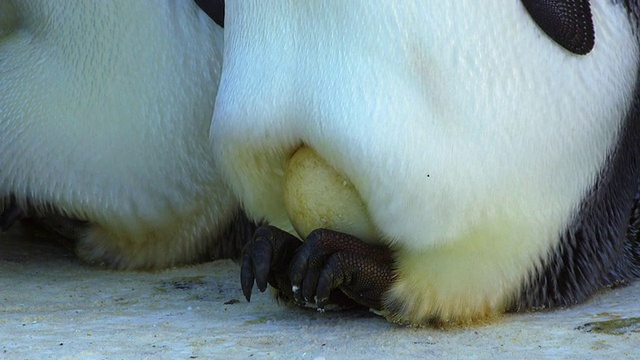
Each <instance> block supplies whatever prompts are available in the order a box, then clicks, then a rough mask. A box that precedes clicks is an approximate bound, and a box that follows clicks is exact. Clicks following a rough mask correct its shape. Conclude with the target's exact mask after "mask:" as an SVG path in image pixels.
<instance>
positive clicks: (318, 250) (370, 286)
mask: <svg viewBox="0 0 640 360" xmlns="http://www.w3.org/2000/svg"><path fill="white" fill-rule="evenodd" d="M289 272H290V277H291V283H292V287H293V289H296V290H295V291H294V297H295V300H296V302H298V303H304V302H309V301H310V300H311V299H315V302H316V306H317V308H318V310H319V311H323V310H324V307H325V305H327V304H329V303H332V302H333V301H332V299H331V298H330V295H331V292H332V290H334V289H339V290H340V291H341V292H342V293H344V295H346V296H347V297H349V298H350V299H351V300H353V301H355V302H356V303H357V304H359V305H363V306H367V307H369V308H373V309H375V310H381V309H382V298H383V296H384V294H385V293H386V292H387V290H388V289H389V288H390V287H391V284H392V282H393V280H394V277H395V274H394V272H393V255H392V252H391V250H390V249H389V248H388V247H386V246H380V245H371V244H368V243H365V242H363V241H362V240H360V239H358V238H356V237H354V236H351V235H347V234H344V233H340V232H336V231H332V230H327V229H317V230H314V231H312V232H311V233H310V234H309V236H307V240H306V241H305V243H304V244H303V245H302V246H301V247H300V248H299V249H298V250H297V251H296V254H295V256H294V258H293V260H292V262H291V266H290V269H289Z"/></svg>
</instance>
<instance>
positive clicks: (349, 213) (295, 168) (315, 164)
mask: <svg viewBox="0 0 640 360" xmlns="http://www.w3.org/2000/svg"><path fill="white" fill-rule="evenodd" d="M284 203H285V209H286V212H287V215H288V217H289V220H290V221H291V224H292V225H293V227H294V229H295V230H296V232H297V233H298V235H299V236H300V237H301V238H303V239H304V238H306V237H307V235H309V233H310V232H311V231H313V230H315V229H318V228H324V229H330V230H335V231H340V232H343V233H347V234H350V235H353V236H356V237H358V238H360V239H362V240H364V241H368V242H373V241H375V240H376V239H377V238H378V237H379V236H378V234H379V232H378V230H377V229H376V226H375V225H374V224H373V222H372V221H371V218H370V216H369V213H368V212H367V208H366V206H365V204H364V203H363V201H362V198H361V197H360V194H358V192H357V190H356V188H355V187H354V186H353V184H352V183H351V182H350V181H349V180H348V179H347V178H346V177H345V176H344V175H342V174H340V173H339V172H338V171H337V170H336V169H335V168H333V167H332V166H331V165H330V164H329V163H328V162H327V161H326V160H325V159H323V158H322V157H320V156H319V155H318V154H317V153H316V152H315V151H314V150H313V149H311V148H310V147H308V146H303V147H301V148H299V149H298V150H297V151H296V152H295V153H294V154H293V156H292V157H291V158H290V159H289V162H288V165H287V168H286V170H285V180H284Z"/></svg>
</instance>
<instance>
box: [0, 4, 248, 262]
mask: <svg viewBox="0 0 640 360" xmlns="http://www.w3.org/2000/svg"><path fill="white" fill-rule="evenodd" d="M221 46H222V29H221V28H220V27H219V26H217V25H216V24H215V23H214V22H213V21H211V19H210V18H209V17H207V15H206V14H205V13H204V12H203V11H202V10H200V9H199V8H198V6H197V5H196V3H195V2H191V1H133V2H131V1H126V0H124V1H120V0H117V1H83V0H78V1H72V0H66V1H40V0H16V1H14V0H0V93H1V94H2V96H1V97H0V210H4V211H3V214H2V217H1V219H0V222H1V223H2V224H1V225H2V227H3V228H7V227H9V226H10V225H11V224H12V223H13V222H14V221H16V220H17V219H20V218H22V217H24V216H28V217H32V218H38V219H40V220H41V222H42V223H43V224H45V225H46V226H47V227H48V228H50V229H54V230H56V232H58V233H62V234H63V235H66V236H71V237H74V238H77V247H78V252H79V254H80V255H81V257H82V258H84V259H85V260H87V261H90V262H97V263H104V264H106V265H108V266H112V267H117V268H159V267H166V266H172V265H177V264H181V263H186V262H192V261H195V260H199V259H202V258H203V257H204V258H208V257H210V256H213V257H216V256H225V255H232V254H233V253H235V254H236V255H239V252H240V249H241V247H242V244H243V242H244V239H246V238H247V237H246V236H244V235H245V234H249V235H250V233H251V232H252V229H254V227H253V225H251V224H250V223H249V222H248V221H247V220H246V218H244V217H243V215H242V214H241V213H240V212H239V211H238V208H239V204H238V201H237V200H236V198H235V197H234V196H233V195H232V194H231V192H230V191H229V189H228V187H227V185H226V184H225V183H224V182H223V180H222V179H221V177H220V175H219V171H218V169H217V165H216V163H215V162H214V159H213V156H212V151H211V149H210V146H209V138H208V132H209V127H210V124H211V116H212V114H213V104H214V99H215V96H216V91H217V84H218V81H219V77H220V67H221V51H222V47H221Z"/></svg>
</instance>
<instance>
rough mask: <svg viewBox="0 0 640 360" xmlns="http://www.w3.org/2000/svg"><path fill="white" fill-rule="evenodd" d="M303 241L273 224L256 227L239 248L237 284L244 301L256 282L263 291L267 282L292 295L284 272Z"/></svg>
mask: <svg viewBox="0 0 640 360" xmlns="http://www.w3.org/2000/svg"><path fill="white" fill-rule="evenodd" d="M301 244H302V242H301V241H300V240H299V239H297V238H296V237H294V236H292V235H290V234H288V233H286V232H284V231H282V230H280V229H278V228H275V227H273V226H261V227H259V228H258V229H257V230H256V231H255V233H254V235H253V238H252V240H251V241H249V242H248V243H247V245H245V247H244V249H243V250H242V265H241V270H240V284H241V286H242V293H243V294H244V297H245V298H246V299H247V301H250V300H251V290H252V288H253V284H254V282H255V284H256V286H257V287H258V290H260V292H264V291H265V290H266V289H267V284H269V285H271V286H273V287H274V288H276V289H278V290H280V291H281V292H282V293H284V298H288V299H291V298H292V294H291V281H290V280H289V276H288V274H287V269H288V268H289V263H290V261H291V258H292V257H293V253H294V251H295V250H296V249H297V248H298V247H299V246H300V245H301Z"/></svg>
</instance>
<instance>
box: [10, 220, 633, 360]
mask: <svg viewBox="0 0 640 360" xmlns="http://www.w3.org/2000/svg"><path fill="white" fill-rule="evenodd" d="M18 230H19V229H18ZM18 230H12V231H11V232H10V233H7V234H2V235H0V274H1V280H0V359H42V358H59V359H63V358H73V359H76V358H82V359H106V358H109V359H112V358H114V359H115V358H130V359H143V358H171V359H196V358H198V359H205V358H225V359H227V358H228V359H234V358H238V359H247V358H252V359H262V358H285V359H372V358H380V359H389V358H394V357H395V358H399V359H405V358H480V359H490V358H519V359H540V358H572V359H629V358H638V359H640V327H639V325H638V317H640V282H636V283H634V284H633V285H631V286H628V287H625V288H620V289H614V290H611V291H607V292H604V293H602V294H599V295H598V296H595V297H594V298H593V299H592V300H591V301H590V302H588V303H586V304H583V305H580V306H576V307H573V308H570V309H561V310H556V311H548V312H537V313H526V314H518V315H506V316H504V317H502V318H500V319H497V320H495V321H493V322H492V323H489V324H485V325H477V326H472V327H463V328H460V327H455V328H449V329H444V330H443V329H436V328H429V327H426V328H425V327H423V328H411V327H403V326H398V325H394V324H391V323H388V322H387V321H385V320H384V319H382V318H380V317H377V316H375V315H373V314H371V313H369V312H366V311H355V312H326V313H324V314H320V313H316V312H315V311H312V310H303V309H297V308H290V307H285V306H279V305H277V304H276V303H275V301H274V300H272V298H271V296H270V295H269V294H268V293H264V294H261V293H254V296H253V299H252V301H251V303H247V302H246V301H245V300H244V298H243V296H242V293H241V291H240V285H239V283H240V281H239V266H238V265H237V264H235V263H233V262H231V261H216V262H212V263H207V264H202V265H197V266H191V267H186V268H178V269H171V270H167V271H162V272H156V273H146V272H118V271H111V270H104V269H100V268H96V267H91V266H87V265H84V264H82V263H80V262H79V261H77V260H76V259H75V258H74V257H73V256H72V255H71V254H70V253H69V252H68V251H65V250H64V249H63V248H61V247H59V246H57V245H54V244H51V243H49V242H42V241H41V240H35V239H33V238H31V237H26V236H24V234H22V233H20V232H19V231H18ZM609 320H615V321H617V322H616V323H615V324H616V326H614V327H613V329H609V328H606V329H605V331H596V330H597V328H598V327H602V326H597V325H592V326H586V327H585V326H584V325H585V324H587V323H594V322H604V323H602V324H608V323H606V321H609ZM620 324H624V325H628V326H620Z"/></svg>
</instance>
